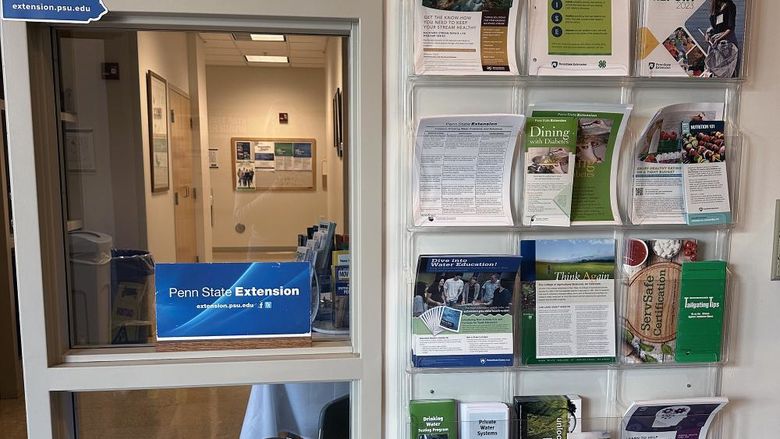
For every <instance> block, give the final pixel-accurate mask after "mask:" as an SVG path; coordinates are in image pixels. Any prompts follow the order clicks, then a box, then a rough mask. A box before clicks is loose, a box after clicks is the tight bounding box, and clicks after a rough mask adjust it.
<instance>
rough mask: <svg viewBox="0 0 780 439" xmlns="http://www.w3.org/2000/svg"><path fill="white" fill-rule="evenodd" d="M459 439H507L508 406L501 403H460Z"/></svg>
mask: <svg viewBox="0 0 780 439" xmlns="http://www.w3.org/2000/svg"><path fill="white" fill-rule="evenodd" d="M458 419H459V422H460V436H459V438H460V439H472V438H490V439H509V433H510V428H509V420H510V416H509V406H507V405H506V404H504V403H503V402H461V403H460V405H459V407H458Z"/></svg>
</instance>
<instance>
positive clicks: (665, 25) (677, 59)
mask: <svg viewBox="0 0 780 439" xmlns="http://www.w3.org/2000/svg"><path fill="white" fill-rule="evenodd" d="M641 7H642V11H641V12H640V21H641V23H640V28H639V37H638V38H639V41H638V44H639V59H640V61H639V75H640V76H682V77H694V78H737V77H739V76H740V65H741V63H742V59H743V53H744V50H745V22H746V21H745V13H746V8H745V0H722V1H713V0H686V1H684V2H680V1H676V2H670V1H658V0H642V3H641Z"/></svg>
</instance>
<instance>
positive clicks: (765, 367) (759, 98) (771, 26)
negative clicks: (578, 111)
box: [723, 1, 780, 439]
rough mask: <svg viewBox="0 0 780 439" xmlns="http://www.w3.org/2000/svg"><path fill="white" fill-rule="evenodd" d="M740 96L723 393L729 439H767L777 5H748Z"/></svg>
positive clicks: (776, 389)
mask: <svg viewBox="0 0 780 439" xmlns="http://www.w3.org/2000/svg"><path fill="white" fill-rule="evenodd" d="M752 3H754V4H755V9H756V10H755V13H754V14H753V16H752V17H751V18H752V19H753V20H754V21H753V27H752V29H751V31H752V35H751V38H750V51H751V52H750V53H749V57H750V58H749V60H748V67H749V72H748V74H749V77H748V80H747V82H746V83H745V85H744V89H743V94H742V120H741V125H742V130H743V132H744V133H745V137H746V139H747V140H748V142H749V144H748V147H749V150H748V152H747V159H746V160H745V165H744V170H743V171H744V177H745V178H744V180H743V185H742V189H741V190H740V194H741V196H742V206H741V208H742V215H741V218H740V223H739V225H738V226H737V228H736V230H735V233H734V235H733V240H732V245H731V268H732V269H733V270H734V273H735V274H736V276H737V286H738V289H737V291H736V294H737V295H738V296H739V297H738V299H737V301H738V307H737V309H736V310H735V315H733V317H732V318H733V319H735V320H736V325H734V326H735V330H734V332H732V333H731V334H730V336H731V337H730V341H731V343H730V344H731V346H730V357H731V358H730V359H729V365H728V366H727V367H726V369H725V371H724V377H723V393H724V394H725V395H726V396H728V397H729V398H730V399H731V400H732V402H733V405H732V407H731V409H730V410H731V416H733V419H734V430H733V431H732V432H731V435H730V436H729V438H732V439H737V438H739V439H741V438H762V439H763V438H767V439H768V438H774V437H777V436H778V431H780V416H778V413H780V377H778V374H777V372H776V371H777V369H778V366H777V365H778V363H780V342H778V337H777V322H778V312H780V282H771V281H769V276H770V265H771V262H770V259H771V257H772V245H771V242H772V239H771V238H770V236H771V234H772V232H773V230H772V229H773V227H774V224H773V223H774V221H773V217H774V209H775V200H777V199H780V145H779V144H778V143H779V142H778V138H777V126H778V116H779V115H780V85H778V83H779V82H780V73H778V72H780V58H779V57H778V54H780V51H779V50H778V46H777V32H776V30H777V28H776V27H775V24H776V23H777V21H778V20H780V2H778V1H754V2H752Z"/></svg>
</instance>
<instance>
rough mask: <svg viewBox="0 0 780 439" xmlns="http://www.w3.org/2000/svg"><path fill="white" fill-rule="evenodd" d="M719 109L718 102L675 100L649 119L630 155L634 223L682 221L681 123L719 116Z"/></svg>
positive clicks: (684, 219)
mask: <svg viewBox="0 0 780 439" xmlns="http://www.w3.org/2000/svg"><path fill="white" fill-rule="evenodd" d="M723 111H724V104H722V103H690V104H676V105H670V106H668V107H664V108H662V109H660V110H659V111H658V112H657V113H656V114H655V116H653V118H652V119H650V122H649V123H648V124H647V127H646V128H645V129H644V131H642V135H641V136H640V137H639V142H638V144H637V147H636V153H635V156H634V176H633V180H634V190H633V202H632V207H631V220H632V221H633V223H634V224H686V216H685V200H684V193H683V176H682V174H683V169H682V167H683V163H682V162H683V152H682V149H683V148H682V142H681V139H682V134H681V129H682V124H683V123H684V122H691V123H699V122H703V121H716V120H723Z"/></svg>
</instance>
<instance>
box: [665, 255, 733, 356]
mask: <svg viewBox="0 0 780 439" xmlns="http://www.w3.org/2000/svg"><path fill="white" fill-rule="evenodd" d="M680 296H681V297H680V324H679V329H678V332H677V350H676V352H675V360H677V362H679V363H700V362H717V361H720V356H721V350H722V343H723V312H724V308H725V304H726V262H725V261H703V262H689V263H685V264H683V266H682V281H681V287H680Z"/></svg>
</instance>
